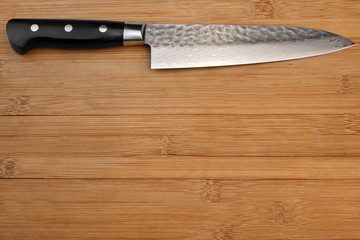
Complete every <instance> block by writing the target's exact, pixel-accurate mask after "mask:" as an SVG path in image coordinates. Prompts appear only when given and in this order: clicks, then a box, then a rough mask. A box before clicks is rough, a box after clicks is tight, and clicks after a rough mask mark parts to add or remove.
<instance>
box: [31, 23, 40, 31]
mask: <svg viewBox="0 0 360 240" xmlns="http://www.w3.org/2000/svg"><path fill="white" fill-rule="evenodd" d="M30 30H31V31H33V32H36V31H37V30H39V25H37V24H33V25H31V27H30Z"/></svg>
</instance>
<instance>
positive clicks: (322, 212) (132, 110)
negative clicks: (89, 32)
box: [0, 0, 360, 240]
mask: <svg viewBox="0 0 360 240" xmlns="http://www.w3.org/2000/svg"><path fill="white" fill-rule="evenodd" d="M359 12H360V5H359V3H358V2H357V1H353V0H339V1H331V0H315V1H286V0H251V1H236V0H226V1H216V0H205V1H175V0H169V1H165V0H152V1H145V0H122V1H117V0H103V1H88V0H80V1H70V0H54V1H40V0H32V1H23V2H19V1H15V0H7V1H0V26H1V27H0V239H1V240H15V239H16V240H18V239H21V240H35V239H36V240H42V239H194V240H200V239H214V240H234V239H263V240H265V239H273V240H275V239H297V240H303V239H309V240H310V239H332V240H339V239H352V240H355V239H360V231H359V229H360V228H359V226H360V219H359V215H360V68H359V66H360V47H359V46H355V47H352V48H350V49H347V50H344V51H340V52H336V53H333V54H328V55H323V56H319V57H314V58H307V59H301V60H295V61H285V62H277V63H266V64H258V65H244V66H233V67H222V68H203V69H183V70H164V71H161V70H150V69H149V65H150V59H149V58H150V49H148V48H147V47H144V46H136V47H126V48H115V49H104V50H96V51H91V50H84V51H66V50H54V49H36V50H33V51H31V52H29V53H28V54H26V55H23V56H21V55H18V54H16V53H15V52H14V51H13V50H12V49H11V47H10V46H9V44H8V40H7V37H6V32H5V24H6V22H7V21H8V20H9V19H10V18H68V19H71V18H72V19H104V20H119V21H138V22H152V23H208V24H214V23H215V24H266V25H271V24H272V25H293V26H303V27H311V28H317V29H323V30H327V31H331V32H334V33H337V34H340V35H343V36H345V37H347V38H349V39H351V40H352V41H354V42H357V43H358V42H360V31H359V27H358V26H359V23H360V15H359Z"/></svg>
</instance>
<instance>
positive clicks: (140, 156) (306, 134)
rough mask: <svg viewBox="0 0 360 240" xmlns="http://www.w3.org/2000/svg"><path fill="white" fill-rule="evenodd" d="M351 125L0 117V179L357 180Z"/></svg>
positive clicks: (297, 118) (253, 119)
mask: <svg viewBox="0 0 360 240" xmlns="http://www.w3.org/2000/svg"><path fill="white" fill-rule="evenodd" d="M357 118H358V116H356V115H351V114H349V115H195V116H191V115H122V116H57V117H53V116H50V117H44V116H21V117H17V121H14V117H12V116H3V117H1V118H0V136H1V139H0V142H1V144H0V151H1V152H2V158H3V159H4V160H3V161H4V162H5V161H6V162H7V163H8V165H9V166H10V165H11V166H12V167H8V170H7V173H6V174H5V173H3V177H12V178H24V177H35V178H37V177H67V178H76V177H79V176H81V177H90V178H106V177H115V178H146V177H152V178H153V177H157V178H167V177H181V178H201V177H221V178H255V179H259V178H261V179H263V178H285V179H289V178H290V179H294V178H296V179H297V178H311V179H314V178H315V179H318V178H358V177H359V176H360V161H359V160H360V159H359V154H360V152H359V151H360V139H359V138H360V132H359V126H358V123H357V122H358V121H357ZM35 143H36V144H35ZM344 151H346V153H344ZM314 156H316V157H314ZM321 157H326V158H321ZM5 159H6V160H5ZM110 166H111V167H110ZM340 169H342V170H341V171H340Z"/></svg>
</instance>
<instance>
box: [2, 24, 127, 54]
mask: <svg viewBox="0 0 360 240" xmlns="http://www.w3.org/2000/svg"><path fill="white" fill-rule="evenodd" d="M6 31H7V34H8V37H9V41H10V43H11V46H12V47H13V48H14V49H15V51H17V52H18V53H21V54H24V53H26V52H27V51H29V50H30V49H32V48H36V47H57V48H70V49H74V48H75V49H77V48H79V49H83V48H107V47H114V46H122V45H123V40H124V38H123V35H124V22H114V21H95V20H64V19H61V20H60V19H11V20H10V21H9V22H8V23H7V25H6Z"/></svg>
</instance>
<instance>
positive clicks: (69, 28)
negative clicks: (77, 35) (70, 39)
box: [64, 24, 73, 32]
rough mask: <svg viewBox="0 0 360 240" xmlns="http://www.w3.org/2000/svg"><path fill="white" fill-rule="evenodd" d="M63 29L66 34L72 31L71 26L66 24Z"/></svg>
mask: <svg viewBox="0 0 360 240" xmlns="http://www.w3.org/2000/svg"><path fill="white" fill-rule="evenodd" d="M64 29H65V31H66V32H71V31H72V30H73V26H72V25H70V24H68V25H66V26H65V28H64Z"/></svg>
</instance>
